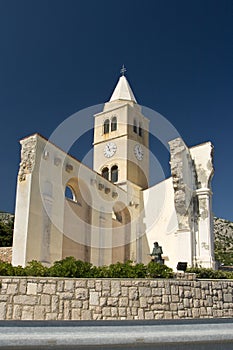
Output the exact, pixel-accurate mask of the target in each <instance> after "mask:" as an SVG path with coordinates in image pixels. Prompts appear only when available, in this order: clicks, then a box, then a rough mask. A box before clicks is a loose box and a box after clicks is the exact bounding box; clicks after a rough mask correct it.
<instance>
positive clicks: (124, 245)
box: [112, 202, 131, 263]
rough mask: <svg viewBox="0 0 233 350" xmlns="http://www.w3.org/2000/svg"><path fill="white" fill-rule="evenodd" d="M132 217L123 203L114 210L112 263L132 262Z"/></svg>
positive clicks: (117, 204) (116, 204) (118, 204)
mask: <svg viewBox="0 0 233 350" xmlns="http://www.w3.org/2000/svg"><path fill="white" fill-rule="evenodd" d="M130 244H131V216H130V212H129V209H128V208H127V207H126V206H125V204H124V203H122V202H117V203H115V205H114V206H113V210H112V263H116V262H118V261H119V262H126V261H127V260H130Z"/></svg>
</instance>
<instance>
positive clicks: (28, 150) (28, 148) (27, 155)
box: [18, 136, 36, 181]
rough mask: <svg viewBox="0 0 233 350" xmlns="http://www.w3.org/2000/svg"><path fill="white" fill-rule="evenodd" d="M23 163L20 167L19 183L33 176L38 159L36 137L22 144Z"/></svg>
mask: <svg viewBox="0 0 233 350" xmlns="http://www.w3.org/2000/svg"><path fill="white" fill-rule="evenodd" d="M21 144H22V148H21V162H20V165H19V174H18V178H19V181H25V180H26V175H27V174H31V173H32V171H33V169H34V165H35V159H36V137H35V136H32V137H30V138H28V139H27V140H25V141H24V140H23V141H22V142H21Z"/></svg>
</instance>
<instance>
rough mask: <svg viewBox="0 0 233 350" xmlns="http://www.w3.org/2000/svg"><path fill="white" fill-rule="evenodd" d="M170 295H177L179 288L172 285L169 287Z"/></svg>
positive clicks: (176, 285)
mask: <svg viewBox="0 0 233 350" xmlns="http://www.w3.org/2000/svg"><path fill="white" fill-rule="evenodd" d="M171 294H172V295H175V294H179V286H178V284H172V285H171Z"/></svg>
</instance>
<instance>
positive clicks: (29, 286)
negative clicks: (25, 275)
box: [27, 282, 37, 295]
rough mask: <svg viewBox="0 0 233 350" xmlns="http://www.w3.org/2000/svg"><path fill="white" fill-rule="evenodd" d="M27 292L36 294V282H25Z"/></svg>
mask: <svg viewBox="0 0 233 350" xmlns="http://www.w3.org/2000/svg"><path fill="white" fill-rule="evenodd" d="M27 294H28V295H31V294H32V295H36V294H37V283H30V282H28V283H27Z"/></svg>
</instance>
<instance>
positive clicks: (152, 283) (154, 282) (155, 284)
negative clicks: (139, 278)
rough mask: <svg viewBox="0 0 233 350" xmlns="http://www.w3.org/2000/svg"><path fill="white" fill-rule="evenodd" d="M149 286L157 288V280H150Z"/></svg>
mask: <svg viewBox="0 0 233 350" xmlns="http://www.w3.org/2000/svg"><path fill="white" fill-rule="evenodd" d="M150 287H151V288H157V287H158V281H150Z"/></svg>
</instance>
